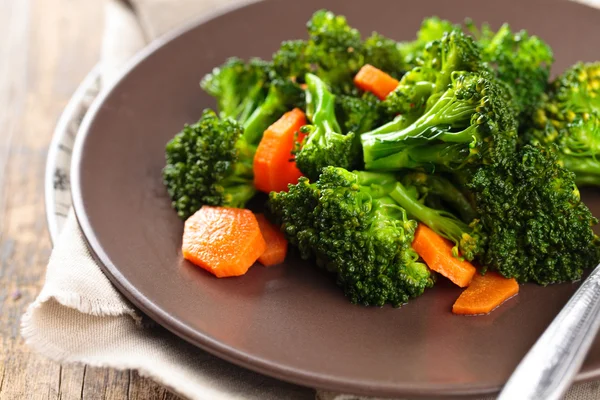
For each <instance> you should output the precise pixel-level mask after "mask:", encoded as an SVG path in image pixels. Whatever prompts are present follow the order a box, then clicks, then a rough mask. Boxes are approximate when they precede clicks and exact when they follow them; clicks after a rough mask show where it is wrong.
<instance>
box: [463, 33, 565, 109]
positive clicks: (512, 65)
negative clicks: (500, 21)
mask: <svg viewBox="0 0 600 400" xmlns="http://www.w3.org/2000/svg"><path fill="white" fill-rule="evenodd" d="M467 27H468V28H469V29H470V31H471V32H472V33H473V34H474V35H475V37H476V38H477V42H478V44H479V46H480V48H481V54H482V57H483V61H485V62H487V63H488V64H489V65H491V66H493V69H494V70H495V72H496V75H497V76H498V78H499V79H500V80H502V81H504V82H505V83H507V84H508V85H509V86H510V87H511V89H512V91H513V95H514V100H513V101H514V103H515V107H516V108H517V109H518V111H519V113H520V118H519V119H520V120H523V118H525V117H526V115H527V114H528V113H530V112H531V111H532V110H533V109H534V108H535V107H536V106H537V105H538V102H539V101H540V98H541V96H542V95H543V93H544V91H545V90H546V88H547V86H548V77H549V75H550V68H551V67H552V64H553V63H554V55H553V53H552V49H551V48H550V46H548V44H547V43H546V42H544V41H543V40H542V39H540V38H539V37H537V36H534V35H529V34H528V33H527V31H525V30H521V31H518V32H512V31H511V29H510V26H509V25H508V24H504V25H502V26H501V27H500V29H499V30H498V31H497V32H494V31H492V30H491V28H490V27H489V25H487V24H484V25H483V26H482V28H481V30H479V29H477V28H476V27H475V25H474V24H473V22H472V21H468V22H467Z"/></svg>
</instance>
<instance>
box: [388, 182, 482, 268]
mask: <svg viewBox="0 0 600 400" xmlns="http://www.w3.org/2000/svg"><path fill="white" fill-rule="evenodd" d="M413 189H414V188H413ZM390 197H391V198H392V199H394V200H395V201H396V202H397V203H398V205H400V207H403V208H404V209H405V210H406V212H407V213H408V215H409V216H410V217H411V218H414V219H416V220H418V221H420V222H422V223H424V224H425V225H427V226H428V227H429V228H431V229H432V230H433V231H435V232H436V233H437V234H439V235H441V236H443V237H445V238H446V239H448V240H451V241H452V242H454V244H455V247H454V249H453V253H454V256H456V257H458V255H459V249H460V253H462V254H461V255H462V256H463V257H464V258H466V259H467V260H472V259H473V258H474V257H475V255H476V254H477V252H479V248H478V246H479V245H478V243H477V242H478V241H477V239H476V238H473V237H471V235H470V232H471V229H470V228H469V226H468V225H467V224H465V223H464V222H462V221H460V220H459V219H458V218H456V217H455V216H454V215H453V214H451V213H449V212H447V211H444V210H434V209H432V208H429V207H427V206H425V205H424V204H422V203H421V202H419V201H418V200H416V198H415V197H414V196H411V194H410V193H409V191H408V190H407V189H406V188H405V187H404V186H403V185H402V184H401V183H400V182H398V183H397V184H396V187H395V188H394V190H393V191H392V192H391V193H390Z"/></svg>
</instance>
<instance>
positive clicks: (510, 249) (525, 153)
mask: <svg viewBox="0 0 600 400" xmlns="http://www.w3.org/2000/svg"><path fill="white" fill-rule="evenodd" d="M574 179H575V176H574V174H573V173H571V172H570V171H568V170H567V169H565V168H563V167H561V166H560V164H559V162H558V160H557V158H556V155H555V154H553V153H552V152H549V151H545V150H542V149H540V148H537V147H534V146H530V145H525V146H524V147H523V148H522V149H521V150H520V151H519V152H518V153H516V154H515V156H514V158H513V162H511V163H507V164H505V165H503V166H500V165H492V166H484V167H482V168H479V169H478V170H476V171H475V172H474V174H473V177H472V179H471V181H470V182H469V183H468V185H467V186H468V188H469V189H470V190H471V191H472V193H473V195H474V198H475V203H476V210H477V212H478V213H479V215H480V219H479V222H478V224H479V225H480V229H481V230H482V231H485V232H487V233H488V248H487V250H486V253H485V254H484V255H483V256H482V257H481V258H480V263H481V265H483V266H485V267H487V268H490V269H492V270H495V271H498V272H499V273H500V274H502V275H503V276H505V277H514V278H516V279H517V280H518V281H520V282H528V281H533V282H537V283H538V284H541V285H547V284H550V283H556V282H564V281H573V280H577V279H580V278H581V275H582V272H583V270H584V269H587V268H590V267H592V266H595V265H596V264H597V263H598V261H599V260H600V257H599V252H598V245H597V237H596V235H595V234H594V233H593V231H592V226H593V225H595V224H596V223H597V220H596V219H595V218H594V217H593V216H592V214H591V212H590V210H589V209H588V208H587V207H586V206H585V204H584V203H583V202H582V201H581V199H580V196H579V190H578V189H577V186H576V184H575V180H574Z"/></svg>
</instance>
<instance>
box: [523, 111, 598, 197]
mask: <svg viewBox="0 0 600 400" xmlns="http://www.w3.org/2000/svg"><path fill="white" fill-rule="evenodd" d="M528 135H529V136H528V137H527V142H528V143H530V144H533V145H538V146H542V147H545V148H548V149H551V150H554V151H556V152H557V155H558V157H559V159H560V162H561V163H562V164H563V165H564V166H565V167H566V168H567V169H568V170H569V171H571V172H573V173H575V182H576V183H577V185H580V186H598V185H600V159H599V156H600V115H599V114H598V113H596V112H592V113H582V114H579V115H577V114H573V120H572V121H570V122H564V123H561V124H560V125H559V127H558V128H557V127H556V126H554V125H552V124H551V123H550V124H548V125H547V126H546V128H544V129H531V130H530V131H529V132H528Z"/></svg>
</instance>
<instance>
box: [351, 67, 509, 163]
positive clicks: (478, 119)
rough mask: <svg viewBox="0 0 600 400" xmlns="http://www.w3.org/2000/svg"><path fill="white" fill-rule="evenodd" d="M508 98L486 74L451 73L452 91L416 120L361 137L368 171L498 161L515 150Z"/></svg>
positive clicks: (393, 123) (398, 120) (399, 120)
mask: <svg viewBox="0 0 600 400" xmlns="http://www.w3.org/2000/svg"><path fill="white" fill-rule="evenodd" d="M505 98H506V94H505V93H504V92H503V88H502V86H501V85H498V84H497V82H496V79H495V78H494V77H492V76H491V75H489V74H488V73H464V72H457V71H455V72H454V73H452V74H451V84H450V87H449V88H448V89H447V90H445V91H444V92H443V93H442V94H441V95H440V96H439V97H438V98H437V100H436V101H435V102H434V103H432V105H431V107H430V108H429V109H428V110H427V111H426V112H425V113H424V114H423V115H421V116H420V117H419V118H418V119H417V120H415V121H414V122H412V123H410V124H409V122H411V121H410V119H407V118H404V117H400V118H396V119H395V120H393V121H391V122H389V123H387V124H385V125H382V126H380V127H379V128H377V129H375V130H373V131H371V132H367V133H365V134H363V135H362V137H361V141H362V145H363V152H364V161H365V166H366V169H368V170H376V171H396V170H400V169H402V168H427V169H429V170H435V169H436V168H443V169H449V170H453V169H456V168H462V167H464V166H467V165H474V164H475V165H478V164H489V163H493V162H502V160H503V159H504V158H506V157H507V156H509V155H510V154H512V152H514V150H515V146H516V123H515V120H514V117H513V114H512V112H511V109H510V106H509V104H508V103H507V101H506V100H505Z"/></svg>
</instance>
